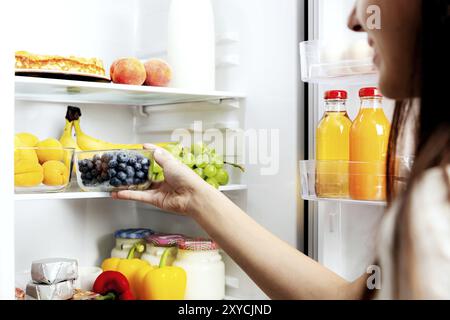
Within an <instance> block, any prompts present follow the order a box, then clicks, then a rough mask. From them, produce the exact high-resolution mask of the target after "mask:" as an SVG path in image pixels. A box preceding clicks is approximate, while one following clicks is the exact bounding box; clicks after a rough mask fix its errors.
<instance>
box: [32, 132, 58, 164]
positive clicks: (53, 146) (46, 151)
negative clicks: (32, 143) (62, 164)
mask: <svg viewBox="0 0 450 320" xmlns="http://www.w3.org/2000/svg"><path fill="white" fill-rule="evenodd" d="M36 147H37V149H36V153H37V156H38V158H39V162H40V163H41V164H43V163H45V162H47V161H51V160H56V161H61V160H63V157H64V149H63V146H62V144H61V142H59V141H58V140H56V139H53V138H50V139H46V140H43V141H40V142H39V143H38V144H37V145H36Z"/></svg>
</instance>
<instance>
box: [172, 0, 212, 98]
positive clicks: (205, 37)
mask: <svg viewBox="0 0 450 320" xmlns="http://www.w3.org/2000/svg"><path fill="white" fill-rule="evenodd" d="M215 51H216V50H215V26H214V12H213V8H212V5H211V1H210V0H172V3H171V6H170V11H169V38H168V60H169V63H170V65H171V66H172V68H173V79H172V82H171V86H172V87H175V88H183V89H192V90H214V89H215V80H216V74H215V73H216V54H215Z"/></svg>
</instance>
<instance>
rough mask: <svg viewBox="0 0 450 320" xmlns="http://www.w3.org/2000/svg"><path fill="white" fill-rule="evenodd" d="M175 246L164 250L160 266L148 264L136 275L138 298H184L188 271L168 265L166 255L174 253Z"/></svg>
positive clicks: (168, 261)
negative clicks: (155, 266) (154, 266)
mask: <svg viewBox="0 0 450 320" xmlns="http://www.w3.org/2000/svg"><path fill="white" fill-rule="evenodd" d="M173 253H174V251H173V248H168V249H166V250H165V251H164V253H163V255H162V258H161V262H160V265H159V267H158V268H153V267H152V266H150V265H149V266H146V267H143V268H141V269H139V271H137V272H136V273H135V275H134V279H133V281H134V283H138V284H139V286H138V290H137V292H136V293H137V295H136V296H137V298H138V299H140V300H183V299H184V295H185V293H186V279H187V277H186V271H184V270H183V269H182V268H179V267H173V266H167V265H166V264H169V263H171V261H170V260H169V259H166V257H167V256H168V255H170V254H173Z"/></svg>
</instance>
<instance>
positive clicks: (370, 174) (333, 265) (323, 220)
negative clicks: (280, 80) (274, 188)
mask: <svg viewBox="0 0 450 320" xmlns="http://www.w3.org/2000/svg"><path fill="white" fill-rule="evenodd" d="M353 6H354V1H353V0H346V1H330V0H319V1H314V0H311V1H308V19H309V23H308V39H309V41H306V42H303V43H301V44H300V56H301V69H302V71H301V75H302V80H303V81H304V82H307V83H308V104H309V106H308V159H310V160H307V161H301V163H300V172H301V181H302V182H301V183H302V198H303V199H304V200H306V201H307V203H308V213H307V215H308V247H309V248H308V252H309V255H310V256H311V257H313V258H315V259H316V260H317V261H319V262H320V263H321V264H323V265H325V266H326V267H328V268H330V269H331V270H333V271H335V272H336V273H338V274H339V275H341V276H342V277H343V278H345V279H347V280H348V281H354V280H356V279H357V278H359V277H360V276H361V275H362V274H364V273H366V272H372V269H370V268H369V267H370V266H371V265H373V264H374V262H375V259H376V256H375V255H376V253H375V252H374V251H375V244H376V241H377V233H376V230H378V226H379V224H380V222H381V219H382V216H383V214H384V212H385V210H386V205H387V204H386V198H385V195H382V193H383V192H381V191H380V190H381V189H379V191H380V192H381V193H379V194H378V195H377V196H376V195H371V196H366V197H361V196H358V192H357V191H356V192H355V191H354V189H355V185H356V184H358V183H361V181H364V182H367V181H369V180H370V181H371V182H369V184H370V183H372V184H378V186H375V187H377V188H378V187H379V188H383V187H382V185H385V181H386V172H385V168H386V160H385V158H384V160H383V159H381V160H380V161H379V162H378V163H374V162H366V163H365V162H360V161H361V160H360V159H358V160H357V161H356V162H355V158H357V156H355V154H358V150H359V151H360V150H362V149H364V145H365V144H366V145H369V146H371V148H375V146H376V144H375V143H374V141H370V139H368V140H365V142H364V143H362V142H359V141H358V140H357V139H356V138H354V137H355V136H356V132H357V130H358V129H357V128H356V125H355V123H356V122H357V121H359V120H360V115H361V111H359V110H360V106H364V103H365V102H364V98H363V96H364V93H365V92H367V89H364V90H361V89H363V88H370V89H369V91H370V90H371V91H373V92H376V89H373V88H375V87H376V86H377V83H378V74H377V71H376V69H375V66H374V63H373V61H372V56H373V51H372V49H371V48H370V46H369V44H368V41H367V39H366V37H367V35H366V34H365V33H355V32H352V31H351V30H349V29H348V28H347V27H346V26H347V20H348V17H349V15H350V12H351V11H352V8H353ZM369 9H370V8H369ZM367 14H368V17H370V16H371V15H376V14H377V12H376V10H375V11H368V12H367ZM330 95H331V96H334V98H332V99H331V100H328V101H325V99H324V97H327V96H328V98H329V97H330ZM342 96H344V98H342ZM337 97H339V99H341V100H339V99H337ZM333 99H334V100H333ZM372 100H375V99H372ZM380 101H381V98H380ZM331 103H335V104H337V105H339V104H342V103H343V109H341V110H339V109H338V110H337V111H341V113H342V115H343V117H345V119H349V120H350V121H353V124H351V122H350V125H351V128H346V129H345V130H349V131H346V132H347V137H346V139H347V142H346V143H347V144H346V145H344V144H342V143H343V142H342V141H340V136H339V134H340V133H339V134H338V133H337V132H335V133H334V136H333V137H332V139H331V140H330V142H331V141H332V144H334V145H335V146H338V148H349V145H348V141H350V150H349V151H347V154H346V156H345V157H343V158H341V159H339V158H333V157H330V158H326V156H323V146H321V144H323V143H325V142H324V140H322V139H324V138H323V137H324V135H323V132H324V131H323V130H325V129H324V127H323V123H324V122H326V120H327V119H326V118H327V115H329V113H327V112H328V111H329V110H327V109H326V107H327V108H328V107H329V106H330V104H331ZM381 103H382V106H381ZM341 107H342V106H341ZM378 109H379V110H378V111H377V112H378V113H379V114H380V115H381V117H382V121H384V122H383V123H386V128H387V129H386V132H385V133H383V141H384V142H383V143H384V146H385V147H386V146H387V140H388V135H389V134H388V133H389V124H388V123H387V121H390V120H391V119H392V115H393V110H394V102H393V101H389V100H387V99H383V100H382V102H380V106H379V107H378ZM361 110H362V109H361ZM333 111H336V110H333ZM335 113H336V112H335ZM338 113H339V112H338ZM383 113H384V115H382V114H383ZM331 118H333V117H331ZM335 118H336V119H338V118H337V117H335ZM384 119H386V120H384ZM345 121H348V120H345ZM379 128H381V127H378V129H379ZM341 129H342V130H344V127H343V126H342V127H341ZM321 130H322V131H321ZM340 132H341V133H342V132H343V131H340ZM319 135H320V137H319ZM349 137H350V138H349ZM366 137H367V136H366ZM349 139H350V140H349ZM319 148H321V150H320V151H319V150H318V149H319ZM366 149H367V148H366ZM386 150H387V149H386ZM386 150H384V151H383V154H384V155H385V154H386ZM341 151H342V150H341ZM361 153H362V152H359V154H361ZM319 154H321V156H320V157H321V158H320V157H319V156H318V155H319ZM352 157H353V159H352ZM319 158H320V159H319ZM344 158H345V159H344ZM398 160H399V166H401V167H402V168H403V169H404V170H405V171H404V173H405V176H407V175H408V170H409V169H410V168H411V166H412V158H411V157H410V156H408V153H405V154H404V156H403V157H399V159H398ZM375 167H376V168H377V169H374V168H375ZM398 178H399V179H400V180H401V177H398ZM377 181H378V182H377ZM327 184H328V185H327ZM327 188H328V189H329V190H331V189H333V192H331V193H330V192H328V193H327ZM330 188H331V189H330ZM352 188H353V190H352ZM337 190H338V191H337ZM360 191H361V190H360Z"/></svg>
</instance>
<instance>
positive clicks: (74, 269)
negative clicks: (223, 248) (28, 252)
mask: <svg viewBox="0 0 450 320" xmlns="http://www.w3.org/2000/svg"><path fill="white" fill-rule="evenodd" d="M77 278H78V262H77V260H73V259H63V258H53V259H43V260H38V261H34V262H33V263H32V265H31V279H32V280H33V281H34V282H35V283H40V284H56V283H59V282H63V281H68V280H76V279H77Z"/></svg>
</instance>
